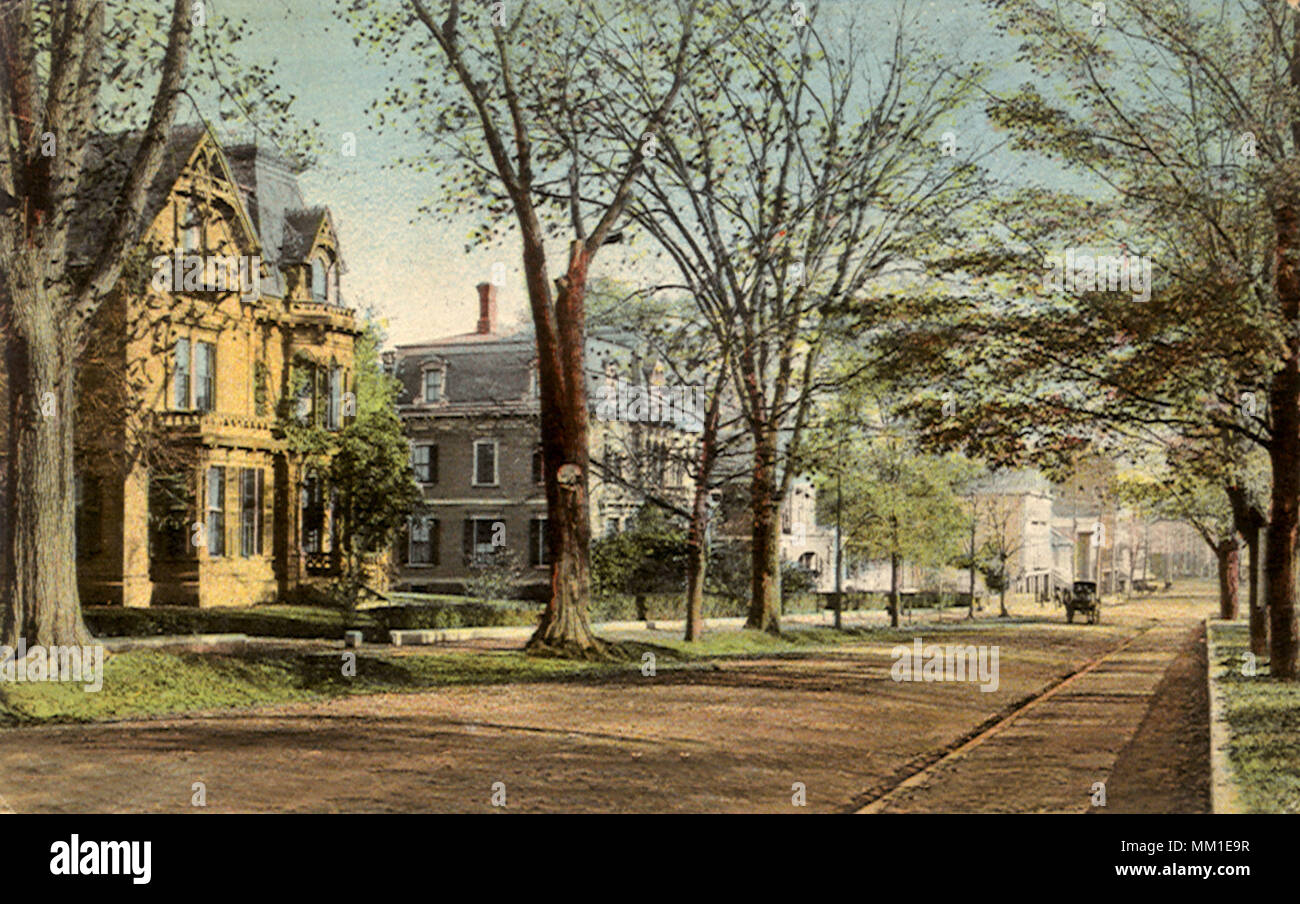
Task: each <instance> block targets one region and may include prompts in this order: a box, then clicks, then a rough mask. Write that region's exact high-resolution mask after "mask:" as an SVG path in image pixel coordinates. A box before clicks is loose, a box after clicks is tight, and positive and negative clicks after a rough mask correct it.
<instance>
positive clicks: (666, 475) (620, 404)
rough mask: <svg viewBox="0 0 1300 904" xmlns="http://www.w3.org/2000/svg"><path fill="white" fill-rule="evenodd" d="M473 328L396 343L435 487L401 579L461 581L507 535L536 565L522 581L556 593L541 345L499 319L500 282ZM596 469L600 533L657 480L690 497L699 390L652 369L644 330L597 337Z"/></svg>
mask: <svg viewBox="0 0 1300 904" xmlns="http://www.w3.org/2000/svg"><path fill="white" fill-rule="evenodd" d="M478 293H479V294H478V303H479V319H478V323H477V326H476V328H475V330H474V332H472V333H467V334H464V335H460V336H452V337H448V338H445V339H436V340H431V341H428V342H421V343H416V344H410V345H402V346H398V347H397V349H396V350H395V351H393V352H391V353H390V354H389V355H388V366H389V367H390V368H391V370H392V372H393V373H394V374H395V376H396V377H397V379H398V381H399V382H400V384H401V390H400V393H399V396H398V400H397V402H398V414H399V416H400V417H401V419H402V423H403V425H404V426H405V429H406V433H407V436H408V438H409V440H410V443H411V463H412V467H413V469H414V471H415V475H416V481H417V482H418V483H419V485H420V487H421V490H422V491H423V500H422V503H421V507H420V510H419V511H418V512H415V513H414V514H413V515H412V518H411V520H410V523H409V525H408V528H407V530H406V531H405V533H404V535H403V536H402V537H400V538H399V540H398V543H397V549H396V550H395V556H394V563H395V566H396V569H395V572H394V576H393V580H394V582H395V585H396V586H398V587H400V588H405V589H410V590H417V591H426V592H443V593H459V592H461V591H462V590H463V588H464V585H465V581H466V579H467V578H468V577H469V576H470V571H471V564H472V562H473V560H474V559H475V557H476V556H482V555H484V554H487V553H491V552H492V551H493V550H495V549H497V548H499V547H505V548H506V549H507V550H508V551H513V552H515V553H516V556H517V559H518V565H519V566H521V567H522V568H523V569H525V578H524V581H523V583H524V592H525V593H527V594H529V595H532V596H544V595H545V594H546V593H547V592H548V591H549V571H548V566H549V564H550V550H549V548H548V545H547V541H546V514H547V512H546V492H545V485H544V481H543V458H542V448H541V442H540V421H539V416H540V390H539V383H538V371H537V361H536V358H537V353H536V346H535V344H534V338H533V335H532V333H531V332H530V331H526V330H525V331H521V332H519V333H516V334H513V335H502V334H500V333H498V330H497V298H496V287H495V286H492V285H490V284H487V283H484V284H481V285H480V286H479V287H478ZM586 359H587V365H588V371H589V382H588V392H587V395H588V402H589V404H590V406H591V420H590V425H589V430H590V432H589V445H590V449H591V452H590V457H591V471H590V475H589V490H590V511H591V530H592V535H593V536H594V537H599V536H602V535H605V534H609V533H614V532H618V531H621V530H624V529H626V528H627V527H628V526H629V521H630V519H631V518H632V517H633V516H634V515H635V514H636V513H637V512H638V511H639V510H640V508H641V506H642V505H643V504H645V502H646V493H647V492H651V491H652V492H654V493H655V494H657V495H659V496H662V497H663V498H665V499H666V500H669V501H671V502H672V503H674V504H676V505H678V506H681V507H686V506H688V505H689V500H690V498H691V489H692V483H691V480H690V478H689V476H688V473H687V468H686V460H687V457H688V456H691V455H693V454H695V452H694V450H695V449H696V447H697V445H698V440H697V434H698V427H699V424H698V420H699V418H698V412H697V411H696V410H695V407H696V402H697V397H696V396H694V395H693V394H691V393H688V392H687V391H685V390H686V388H678V387H671V386H668V385H667V382H666V381H665V380H664V378H663V375H662V373H661V372H660V373H658V374H656V373H655V372H653V371H652V372H651V373H650V374H646V373H644V372H643V371H644V369H643V368H642V367H641V364H642V363H643V362H642V361H641V360H640V359H639V357H638V352H637V348H636V343H635V341H634V339H633V337H627V336H624V335H621V334H617V333H608V332H607V333H598V334H596V335H593V336H591V337H589V338H588V341H587V348H586Z"/></svg>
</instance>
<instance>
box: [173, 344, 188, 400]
mask: <svg viewBox="0 0 1300 904" xmlns="http://www.w3.org/2000/svg"><path fill="white" fill-rule="evenodd" d="M172 369H173V370H174V371H175V372H176V379H175V383H174V386H173V390H172V407H173V408H175V409H176V410H178V411H188V410H189V407H190V340H188V339H184V338H182V339H177V340H176V353H175V356H174V358H173V361H172Z"/></svg>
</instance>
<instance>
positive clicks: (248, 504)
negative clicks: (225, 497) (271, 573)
mask: <svg viewBox="0 0 1300 904" xmlns="http://www.w3.org/2000/svg"><path fill="white" fill-rule="evenodd" d="M262 474H263V471H262V469H261V468H244V469H242V470H241V471H240V473H239V483H240V487H239V553H240V555H242V556H243V557H244V558H249V557H250V556H260V555H261V554H262V494H263V490H264V487H263V484H262Z"/></svg>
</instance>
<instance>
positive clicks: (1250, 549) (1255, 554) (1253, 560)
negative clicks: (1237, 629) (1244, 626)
mask: <svg viewBox="0 0 1300 904" xmlns="http://www.w3.org/2000/svg"><path fill="white" fill-rule="evenodd" d="M1245 536H1246V551H1247V553H1248V558H1249V560H1250V565H1249V567H1250V575H1249V588H1250V589H1249V591H1248V600H1249V603H1250V651H1251V652H1252V653H1254V654H1255V655H1256V656H1259V657H1263V656H1267V655H1268V609H1267V608H1266V607H1265V606H1264V595H1263V593H1261V592H1260V586H1259V584H1260V569H1261V568H1262V567H1263V563H1262V562H1261V561H1260V555H1259V542H1260V530H1259V528H1258V527H1250V528H1247V530H1246V534H1245Z"/></svg>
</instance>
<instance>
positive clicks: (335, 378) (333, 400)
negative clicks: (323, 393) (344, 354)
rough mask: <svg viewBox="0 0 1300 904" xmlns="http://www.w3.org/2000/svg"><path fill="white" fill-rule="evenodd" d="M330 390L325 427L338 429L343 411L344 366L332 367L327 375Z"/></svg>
mask: <svg viewBox="0 0 1300 904" xmlns="http://www.w3.org/2000/svg"><path fill="white" fill-rule="evenodd" d="M325 379H326V381H327V383H328V390H329V400H330V403H329V408H328V409H327V410H326V412H325V429H326V430H337V429H339V424H340V423H341V420H342V411H343V368H341V367H331V368H330V369H329V372H328V373H327V374H326V375H325Z"/></svg>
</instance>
